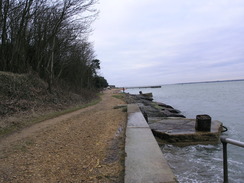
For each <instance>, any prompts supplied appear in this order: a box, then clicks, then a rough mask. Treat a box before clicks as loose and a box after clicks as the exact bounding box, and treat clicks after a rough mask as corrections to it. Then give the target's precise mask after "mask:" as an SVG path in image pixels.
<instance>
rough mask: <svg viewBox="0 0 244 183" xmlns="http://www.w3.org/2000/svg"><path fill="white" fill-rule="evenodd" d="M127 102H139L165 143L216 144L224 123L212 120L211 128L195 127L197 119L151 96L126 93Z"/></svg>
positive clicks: (149, 123) (150, 124) (153, 130)
mask: <svg viewBox="0 0 244 183" xmlns="http://www.w3.org/2000/svg"><path fill="white" fill-rule="evenodd" d="M125 98H126V102H127V103H130V104H131V103H137V104H138V106H139V107H140V110H141V111H142V113H143V115H144V117H145V119H146V120H147V122H148V125H149V127H150V128H151V130H152V132H153V134H154V136H156V137H158V138H159V139H160V140H161V141H162V142H163V143H170V144H177V145H191V144H216V143H219V138H220V135H221V131H222V123H221V122H219V121H212V123H211V124H210V125H211V126H210V129H209V130H207V131H205V130H203V131H202V130H199V129H195V125H196V119H186V118H185V116H184V115H182V114H181V112H180V111H179V110H177V109H174V108H173V107H172V106H170V105H167V104H164V103H160V102H153V99H152V97H151V96H149V97H147V96H145V95H131V94H126V97H125Z"/></svg>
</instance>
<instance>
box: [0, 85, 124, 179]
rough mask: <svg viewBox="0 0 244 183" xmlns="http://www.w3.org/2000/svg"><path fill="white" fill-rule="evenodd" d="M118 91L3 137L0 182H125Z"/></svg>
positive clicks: (0, 140) (105, 94)
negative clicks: (97, 101)
mask: <svg viewBox="0 0 244 183" xmlns="http://www.w3.org/2000/svg"><path fill="white" fill-rule="evenodd" d="M115 92H118V90H108V91H106V92H104V94H103V95H102V101H101V102H100V103H98V104H96V105H94V106H90V107H87V108H85V109H81V110H78V111H75V112H72V113H69V114H65V115H62V116H60V117H58V118H55V119H51V120H47V121H43V122H41V123H39V124H35V125H33V126H31V127H29V128H26V129H24V130H22V131H20V132H18V133H15V134H12V135H10V136H8V137H5V138H2V139H0V182H35V183H38V182H41V183H43V182H123V179H124V164H123V163H124V159H123V158H124V131H125V123H126V113H125V112H123V111H122V109H114V106H117V105H118V104H123V103H124V102H123V101H122V100H120V99H117V98H115V97H113V95H114V93H115Z"/></svg>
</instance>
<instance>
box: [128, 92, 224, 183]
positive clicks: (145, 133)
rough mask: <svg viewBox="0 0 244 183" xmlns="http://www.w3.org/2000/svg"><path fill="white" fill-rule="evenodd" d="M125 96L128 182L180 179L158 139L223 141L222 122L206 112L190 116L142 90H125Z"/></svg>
mask: <svg viewBox="0 0 244 183" xmlns="http://www.w3.org/2000/svg"><path fill="white" fill-rule="evenodd" d="M126 100H127V103H129V104H128V106H127V113H128V119H127V129H126V143H125V153H126V158H125V183H137V182H138V183H139V182H140V183H148V182H150V183H175V182H177V179H176V177H175V176H174V174H173V172H172V170H171V168H170V166H169V165H168V163H167V161H166V160H165V158H164V156H163V153H162V151H161V150H160V147H159V145H158V144H159V143H163V144H174V145H180V146H182V145H184V146H185V145H192V144H216V143H220V135H221V132H222V123H221V122H219V121H216V120H214V121H212V119H211V117H210V116H208V115H206V114H204V115H198V116H197V117H196V119H188V118H186V117H185V116H184V115H182V114H181V112H180V111H179V110H177V109H174V108H173V107H172V106H169V105H167V104H164V103H158V102H153V101H152V97H151V96H149V97H148V99H147V97H145V95H143V94H139V95H130V94H126ZM156 139H157V140H156Z"/></svg>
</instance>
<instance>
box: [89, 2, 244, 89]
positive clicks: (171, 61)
mask: <svg viewBox="0 0 244 183" xmlns="http://www.w3.org/2000/svg"><path fill="white" fill-rule="evenodd" d="M96 8H97V9H98V10H99V11H100V13H99V16H98V18H97V20H96V21H95V22H94V23H93V25H92V28H93V32H92V34H91V35H90V38H89V39H90V41H91V42H92V43H93V44H94V49H95V52H96V56H97V59H99V60H100V62H101V71H100V75H102V76H103V77H105V79H107V81H108V83H109V84H110V85H116V86H120V87H122V86H123V87H126V86H149V85H150V86H151V85H163V84H173V83H184V82H199V81H215V80H231V79H244V0H100V2H99V3H98V4H97V5H96Z"/></svg>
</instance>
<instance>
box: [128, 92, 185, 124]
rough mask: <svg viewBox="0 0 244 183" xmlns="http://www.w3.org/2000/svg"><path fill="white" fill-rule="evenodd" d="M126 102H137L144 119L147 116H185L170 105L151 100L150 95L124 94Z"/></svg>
mask: <svg viewBox="0 0 244 183" xmlns="http://www.w3.org/2000/svg"><path fill="white" fill-rule="evenodd" d="M126 102H127V103H129V104H132V103H138V105H139V107H140V109H141V111H142V113H143V115H144V117H145V118H146V120H147V119H148V118H149V117H181V118H185V116H184V115H182V114H181V112H180V111H179V110H177V109H174V108H173V107H172V106H170V105H167V104H164V103H161V102H153V98H152V97H151V96H146V95H145V94H142V95H132V94H126Z"/></svg>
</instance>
